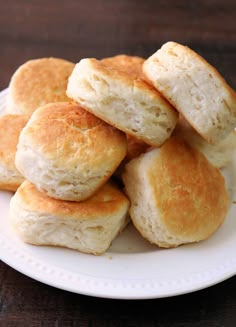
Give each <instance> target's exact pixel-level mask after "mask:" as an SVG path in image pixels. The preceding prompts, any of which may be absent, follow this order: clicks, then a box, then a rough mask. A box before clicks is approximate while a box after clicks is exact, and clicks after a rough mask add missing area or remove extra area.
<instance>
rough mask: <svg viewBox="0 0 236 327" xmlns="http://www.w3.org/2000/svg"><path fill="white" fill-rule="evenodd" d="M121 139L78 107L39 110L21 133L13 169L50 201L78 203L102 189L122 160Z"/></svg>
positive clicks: (55, 106) (124, 144)
mask: <svg viewBox="0 0 236 327" xmlns="http://www.w3.org/2000/svg"><path fill="white" fill-rule="evenodd" d="M126 151H127V141H126V137H125V134H124V133H122V132H121V131H119V130H117V129H115V128H114V127H112V126H110V125H108V124H106V123H105V122H103V121H102V120H100V119H99V118H97V117H95V116H93V115H92V114H91V113H89V112H87V111H86V110H84V109H83V108H82V107H80V106H79V105H77V104H72V103H66V102H64V103H63V102H60V103H59V102H58V103H51V104H48V105H45V106H43V107H41V108H39V109H37V110H36V111H35V112H34V113H33V115H32V116H31V118H30V120H29V122H28V124H27V125H26V126H25V128H24V129H23V130H22V132H21V135H20V138H19V143H18V149H17V152H16V161H15V162H16V167H17V168H18V170H19V171H20V172H21V173H22V175H23V176H24V177H25V178H26V179H28V180H29V181H31V182H32V183H33V184H35V185H36V186H37V188H38V189H39V190H41V191H44V192H46V193H47V194H48V195H49V196H51V197H54V198H57V199H62V200H69V201H82V200H84V199H86V198H88V197H90V196H91V195H92V194H93V193H95V192H96V191H97V189H98V188H99V187H101V186H102V185H103V184H104V183H105V182H106V181H107V180H108V178H109V177H110V176H111V175H112V174H113V172H114V171H115V170H116V168H117V167H118V165H119V164H120V162H121V161H122V160H123V158H124V157H125V155H126Z"/></svg>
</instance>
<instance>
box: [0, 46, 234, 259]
mask: <svg viewBox="0 0 236 327" xmlns="http://www.w3.org/2000/svg"><path fill="white" fill-rule="evenodd" d="M6 111H7V112H6V115H4V116H2V117H1V118H0V124H2V126H3V129H5V128H6V130H7V128H8V129H14V131H15V132H14V137H12V138H10V139H7V137H5V138H4V145H1V146H2V149H1V151H0V153H1V154H2V156H1V157H0V167H1V166H2V167H1V170H0V187H1V189H6V190H11V191H15V194H14V196H13V197H12V199H11V203H10V221H11V225H12V226H13V228H14V230H15V231H16V233H17V234H18V235H19V236H20V237H21V238H22V239H23V241H25V242H27V243H31V244H36V245H54V246H64V247H69V248H72V249H75V250H79V251H82V252H86V253H93V254H101V253H103V252H105V251H106V250H107V249H108V248H109V246H110V244H111V242H112V241H113V240H114V239H115V237H116V236H117V235H118V234H119V233H120V232H122V231H123V230H124V228H125V226H126V225H127V222H128V221H129V218H131V222H132V223H133V225H134V226H135V227H136V229H137V230H138V231H139V232H140V234H141V235H142V236H143V237H144V238H145V239H147V240H148V241H149V242H151V243H153V244H156V245H158V246H159V247H165V248H170V247H176V246H178V245H181V244H185V243H192V242H198V241H201V240H204V239H207V238H208V237H209V236H210V235H212V234H213V233H214V232H215V231H216V230H217V229H218V228H219V226H220V225H221V224H222V223H223V222H224V220H225V218H226V215H227V212H228V208H229V203H230V200H229V194H228V192H227V189H226V185H225V181H224V178H223V176H222V174H221V172H220V168H222V167H225V166H227V164H228V163H229V162H230V160H231V157H232V153H233V150H234V149H235V146H236V135H235V130H234V129H235V126H236V94H235V92H234V91H233V90H232V89H231V88H230V87H229V86H228V84H227V83H226V81H225V80H224V79H223V78H222V77H221V76H220V74H219V73H218V72H217V71H216V70H215V69H214V68H213V67H212V66H211V65H209V64H208V63H207V62H206V61H205V60H204V59H203V58H202V57H200V56H199V55H198V54H196V53H195V52H194V51H193V50H191V49H189V48H187V47H185V46H183V45H181V44H178V43H174V42H168V43H166V44H164V45H163V46H162V48H161V49H159V50H158V51H157V52H156V53H154V54H153V55H152V56H151V57H149V58H148V59H147V60H145V59H143V58H140V57H135V56H127V55H117V56H115V57H111V58H105V59H102V60H96V59H94V58H86V59H82V60H80V62H79V63H78V64H76V65H74V64H73V63H71V62H68V61H65V60H62V59H57V58H43V59H37V60H31V61H29V62H27V63H25V64H24V65H22V66H21V67H20V68H19V69H18V70H17V71H16V72H15V74H14V75H13V77H12V79H11V81H10V85H9V94H8V97H7V104H6ZM8 134H9V133H8ZM7 152H8V154H7ZM7 156H8V159H6V158H7ZM9 158H10V159H9ZM1 172H2V173H1ZM6 176H7V177H6ZM117 179H118V180H119V183H117V182H115V181H116V180H117Z"/></svg>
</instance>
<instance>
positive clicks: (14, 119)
mask: <svg viewBox="0 0 236 327" xmlns="http://www.w3.org/2000/svg"><path fill="white" fill-rule="evenodd" d="M28 119H29V116H28V115H5V116H2V117H0V140H1V142H0V162H1V163H2V164H4V165H5V166H6V167H7V168H8V169H15V154H16V148H17V144H18V139H19V135H20V132H21V130H22V128H23V127H24V126H25V125H26V123H27V121H28Z"/></svg>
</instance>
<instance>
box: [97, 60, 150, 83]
mask: <svg viewBox="0 0 236 327" xmlns="http://www.w3.org/2000/svg"><path fill="white" fill-rule="evenodd" d="M100 61H101V62H102V63H104V64H106V65H109V66H111V67H112V68H114V69H118V70H121V71H123V72H125V73H128V74H129V75H131V76H132V77H134V78H140V77H142V76H143V63H144V61H145V59H144V58H141V57H138V56H128V55H125V54H120V55H117V56H114V57H108V58H104V59H102V60H100Z"/></svg>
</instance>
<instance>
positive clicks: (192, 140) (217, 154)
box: [173, 115, 236, 168]
mask: <svg viewBox="0 0 236 327" xmlns="http://www.w3.org/2000/svg"><path fill="white" fill-rule="evenodd" d="M173 135H179V136H181V137H182V138H183V139H184V140H185V141H186V142H187V143H188V144H189V145H190V146H192V147H194V148H195V149H197V150H198V151H200V152H202V153H203V154H204V155H205V157H206V158H207V160H208V161H210V162H211V164H212V165H213V166H215V167H217V168H224V167H226V166H227V165H228V164H229V163H230V161H231V160H232V157H233V153H234V150H235V149H236V131H233V132H231V133H230V134H229V135H228V136H226V137H225V138H224V139H223V140H221V141H219V142H218V143H216V144H210V143H208V142H206V140H204V139H203V138H202V137H201V136H200V135H199V134H198V133H197V132H196V131H195V130H194V129H193V128H192V127H191V125H190V124H188V122H187V121H186V120H185V119H184V118H183V116H182V115H180V117H179V121H178V123H177V125H176V128H175V130H174V132H173Z"/></svg>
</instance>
